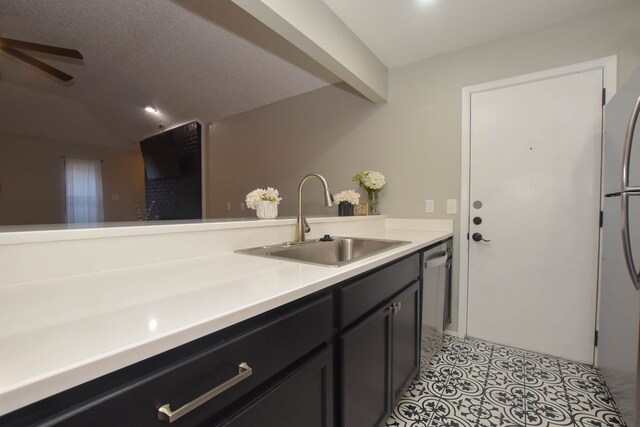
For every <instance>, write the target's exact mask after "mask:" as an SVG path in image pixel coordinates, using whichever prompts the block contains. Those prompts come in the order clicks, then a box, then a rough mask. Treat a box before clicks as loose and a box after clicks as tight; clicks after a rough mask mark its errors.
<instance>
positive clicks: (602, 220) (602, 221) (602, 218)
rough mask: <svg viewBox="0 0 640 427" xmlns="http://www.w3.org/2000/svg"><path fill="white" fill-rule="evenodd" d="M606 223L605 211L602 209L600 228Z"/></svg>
mask: <svg viewBox="0 0 640 427" xmlns="http://www.w3.org/2000/svg"><path fill="white" fill-rule="evenodd" d="M603 225H604V212H602V211H600V228H602V226H603Z"/></svg>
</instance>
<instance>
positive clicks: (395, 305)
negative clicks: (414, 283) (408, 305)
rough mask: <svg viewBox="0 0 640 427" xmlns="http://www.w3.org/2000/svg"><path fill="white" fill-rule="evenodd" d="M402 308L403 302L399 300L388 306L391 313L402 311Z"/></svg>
mask: <svg viewBox="0 0 640 427" xmlns="http://www.w3.org/2000/svg"><path fill="white" fill-rule="evenodd" d="M401 308H402V303H399V302H394V303H393V304H391V305H390V306H389V307H387V310H388V311H389V312H390V313H391V314H396V313H397V312H399V311H400V309H401Z"/></svg>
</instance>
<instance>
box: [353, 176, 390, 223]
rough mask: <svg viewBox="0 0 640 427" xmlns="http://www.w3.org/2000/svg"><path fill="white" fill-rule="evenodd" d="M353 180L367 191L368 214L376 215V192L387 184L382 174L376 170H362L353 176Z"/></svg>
mask: <svg viewBox="0 0 640 427" xmlns="http://www.w3.org/2000/svg"><path fill="white" fill-rule="evenodd" d="M353 182H355V183H357V184H358V185H360V186H361V187H362V188H364V189H365V190H366V191H367V196H369V215H378V214H380V212H378V193H379V192H380V190H382V187H384V186H385V185H386V184H387V180H386V179H385V177H384V175H382V174H381V173H380V172H378V171H362V172H360V173H358V174H356V176H354V177H353Z"/></svg>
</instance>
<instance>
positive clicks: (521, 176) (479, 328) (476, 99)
mask: <svg viewBox="0 0 640 427" xmlns="http://www.w3.org/2000/svg"><path fill="white" fill-rule="evenodd" d="M602 87H603V71H602V70H601V69H597V70H592V71H587V72H581V73H573V74H568V75H562V76H556V77H552V78H546V79H541V80H536V81H531V82H527V83H524V84H518V85H511V86H506V87H499V88H496V89H493V90H488V91H484V92H478V93H473V94H472V96H471V139H470V143H471V146H470V159H471V160H470V172H469V176H470V187H469V188H470V193H469V203H470V206H469V216H470V218H469V221H470V224H469V231H470V233H469V234H470V241H469V270H468V271H469V278H468V312H467V334H468V335H469V336H472V337H477V338H480V339H485V340H488V341H491V342H496V343H500V344H505V345H509V346H514V347H518V348H523V349H527V350H531V351H536V352H541V353H545V354H550V355H554V356H558V357H562V358H566V359H571V360H576V361H582V362H587V363H592V362H593V353H594V351H593V350H594V331H595V322H596V298H597V278H598V246H599V212H600V177H601V152H602V143H601V141H602ZM480 205H481V206H480ZM474 218H480V220H481V221H482V222H481V223H480V224H475V223H474ZM477 221H478V220H476V222H477ZM474 233H481V234H482V237H483V238H484V239H485V240H490V242H485V241H479V242H476V241H474V240H473V239H472V238H471V237H472V236H473V234H474Z"/></svg>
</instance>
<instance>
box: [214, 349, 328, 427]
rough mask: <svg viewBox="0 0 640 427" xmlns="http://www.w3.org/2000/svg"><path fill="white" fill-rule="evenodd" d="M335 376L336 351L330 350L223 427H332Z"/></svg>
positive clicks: (265, 394) (244, 409)
mask: <svg viewBox="0 0 640 427" xmlns="http://www.w3.org/2000/svg"><path fill="white" fill-rule="evenodd" d="M333 375H334V371H333V347H332V346H329V347H328V348H325V349H324V350H322V351H321V352H320V353H318V354H317V355H315V356H314V357H313V358H311V359H310V360H309V361H307V362H305V363H304V364H303V365H302V366H301V367H299V368H298V369H296V370H295V371H293V372H292V373H290V374H289V375H287V377H286V378H284V379H283V380H281V381H279V382H278V383H276V384H275V385H273V386H272V387H270V388H269V390H267V391H266V392H265V393H264V394H263V395H261V396H260V397H259V398H258V399H256V400H255V401H253V402H251V403H250V404H249V406H248V407H247V408H243V409H242V410H241V411H240V412H239V413H238V414H237V415H234V417H233V418H232V419H231V420H228V421H227V422H225V423H223V424H222V425H223V426H224V427H283V426H292V427H298V426H300V427H302V426H304V427H333V425H334V418H335V414H334V412H333V399H334V390H333Z"/></svg>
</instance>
